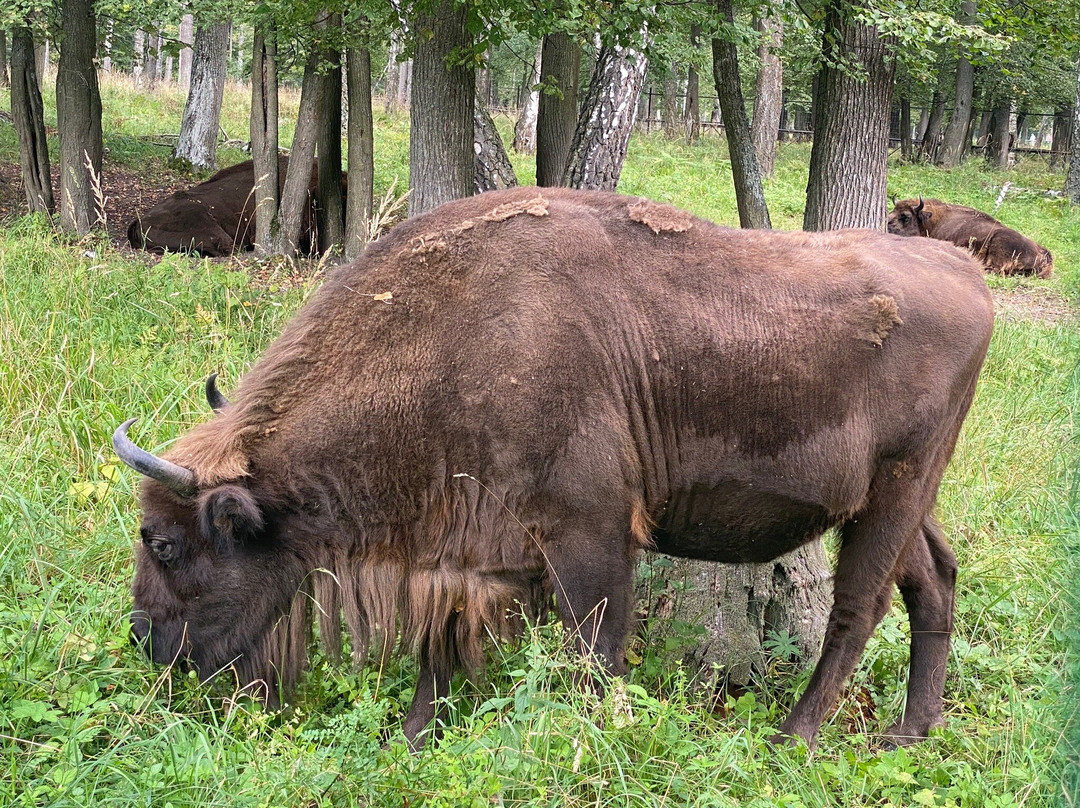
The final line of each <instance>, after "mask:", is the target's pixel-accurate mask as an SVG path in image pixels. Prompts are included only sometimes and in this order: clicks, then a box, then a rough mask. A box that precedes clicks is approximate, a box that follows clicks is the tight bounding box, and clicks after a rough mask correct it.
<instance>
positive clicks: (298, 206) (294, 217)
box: [281, 48, 341, 258]
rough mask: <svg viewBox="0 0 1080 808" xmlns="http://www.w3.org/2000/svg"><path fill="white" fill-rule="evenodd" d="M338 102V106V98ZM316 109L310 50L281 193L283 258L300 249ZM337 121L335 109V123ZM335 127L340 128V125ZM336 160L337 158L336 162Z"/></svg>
mask: <svg viewBox="0 0 1080 808" xmlns="http://www.w3.org/2000/svg"><path fill="white" fill-rule="evenodd" d="M339 93H340V90H339ZM338 98H339V101H338V103H339V104H340V95H339V96H338ZM318 106H319V53H318V51H317V50H315V49H314V48H312V50H311V52H310V53H309V54H308V58H307V62H306V63H305V65H304V81H303V84H302V85H301V87H300V108H299V109H298V110H297V113H296V129H295V130H294V131H293V141H292V147H291V148H290V149H289V170H288V171H287V172H286V174H285V184H284V185H283V186H282V189H281V235H282V253H283V254H284V255H285V257H287V258H292V257H293V256H295V255H296V251H297V248H298V247H299V245H300V229H301V227H302V226H303V224H304V217H305V216H306V215H307V212H308V209H309V207H310V204H311V200H310V193H311V191H310V189H311V173H312V171H313V170H314V168H315V141H316V133H317V129H318V127H317V125H316V118H317V117H318ZM340 120H341V112H340V109H339V111H338V121H340ZM338 125H339V126H340V123H339V124H338ZM340 159H341V158H340V156H339V157H338V160H339V162H340Z"/></svg>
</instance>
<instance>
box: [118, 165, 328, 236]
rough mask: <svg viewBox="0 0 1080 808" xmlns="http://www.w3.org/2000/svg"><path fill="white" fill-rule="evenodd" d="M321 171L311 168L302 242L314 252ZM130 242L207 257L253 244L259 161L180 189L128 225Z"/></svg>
mask: <svg viewBox="0 0 1080 808" xmlns="http://www.w3.org/2000/svg"><path fill="white" fill-rule="evenodd" d="M288 167H289V158H288V157H284V156H283V157H280V158H279V163H278V181H279V187H280V188H284V186H285V173H286V171H287V170H288ZM317 188H318V172H317V170H313V171H312V173H311V184H310V186H309V187H308V204H307V206H306V208H305V210H304V214H303V221H302V222H301V224H300V239H299V242H298V246H299V249H300V251H301V252H305V253H306V252H310V251H311V248H312V247H313V246H316V247H317V246H318V245H317V244H316V243H315V242H314V241H312V236H313V234H314V232H315V227H316V225H315V221H316V218H315V217H316V207H317V205H316V191H317ZM128 241H129V242H130V243H131V246H132V247H135V248H136V249H142V250H150V251H151V252H165V251H166V250H168V251H169V252H196V253H199V254H200V255H205V256H209V257H215V256H223V255H232V254H233V253H234V252H242V251H244V250H250V249H253V248H254V247H255V165H254V163H253V162H252V161H251V160H248V161H247V162H245V163H238V164H237V165H234V166H231V167H230V168H225V169H222V170H221V171H219V172H218V173H217V174H215V175H214V176H212V177H211V178H210V179H208V180H207V181H206V182H200V183H199V184H198V185H196V186H194V187H193V188H188V189H186V190H183V191H177V192H176V193H174V194H173V195H172V196H170V197H168V198H167V199H164V200H162V201H161V202H158V203H157V204H156V205H154V207H152V208H150V210H148V211H146V212H145V213H140V214H139V215H138V218H136V219H135V220H134V221H133V222H132V223H131V224H130V225H128Z"/></svg>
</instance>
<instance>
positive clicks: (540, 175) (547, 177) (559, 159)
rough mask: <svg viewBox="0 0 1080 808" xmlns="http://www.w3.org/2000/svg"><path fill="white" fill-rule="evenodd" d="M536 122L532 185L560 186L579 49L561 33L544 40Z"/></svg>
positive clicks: (574, 111) (574, 109)
mask: <svg viewBox="0 0 1080 808" xmlns="http://www.w3.org/2000/svg"><path fill="white" fill-rule="evenodd" d="M542 49H543V54H542V56H541V58H540V86H541V90H540V106H539V110H538V112H537V118H536V184H537V185H540V186H543V187H549V186H553V185H562V181H563V175H564V174H565V173H566V163H567V160H568V159H569V156H570V144H571V143H573V142H574V129H575V127H576V126H577V119H578V100H577V99H578V73H579V71H580V69H581V47H580V46H579V45H578V44H577V43H576V42H575V41H574V40H573V39H571V38H570V37H569V36H568V35H567V34H565V33H561V32H560V33H556V34H548V35H547V36H545V37H544V42H543V46H542Z"/></svg>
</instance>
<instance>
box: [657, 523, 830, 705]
mask: <svg viewBox="0 0 1080 808" xmlns="http://www.w3.org/2000/svg"><path fill="white" fill-rule="evenodd" d="M643 568H644V570H645V574H644V575H643V576H642V579H641V581H640V583H639V584H638V587H637V593H638V598H639V600H641V601H643V602H644V603H645V605H646V610H647V611H646V613H647V615H648V617H647V619H646V626H645V628H646V631H647V632H648V634H649V635H650V636H651V637H656V636H657V635H659V636H661V637H663V636H665V635H666V636H669V637H673V638H674V639H677V638H678V637H679V634H680V632H679V630H678V626H679V624H682V625H686V624H690V625H695V626H696V625H700V626H703V627H704V629H705V633H704V636H702V637H701V638H700V639H696V640H695V641H694V642H693V644H692V645H690V646H689V647H686V646H684V647H683V648H680V649H679V650H678V653H680V654H681V655H682V658H683V664H684V665H685V666H686V668H687V670H689V671H690V672H691V673H694V674H696V675H697V679H698V680H699V681H704V682H707V683H708V684H710V685H711V686H712V687H713V688H715V689H716V690H721V691H722V690H723V689H725V688H727V687H730V686H733V685H735V686H741V685H746V684H748V683H749V682H750V681H751V679H752V678H753V676H754V675H755V674H756V675H761V674H763V673H765V671H766V668H767V664H766V660H767V659H768V658H770V657H775V655H776V650H775V649H770V648H769V645H770V643H772V642H776V641H777V640H780V639H781V638H785V642H784V644H790V645H792V646H794V647H793V648H792V649H791V650H796V649H797V650H796V653H797V655H798V656H799V657H801V658H802V659H803V660H806V661H808V662H812V661H813V660H814V659H816V658H817V656H818V654H819V653H820V652H821V642H822V639H823V637H824V636H825V627H826V625H827V624H828V620H829V607H830V604H831V602H832V576H831V574H830V573H829V570H828V566H827V564H826V563H825V554H824V551H823V549H822V546H821V542H820V541H815V542H812V543H811V544H808V545H806V546H805V547H803V548H801V549H799V550H796V551H795V552H793V553H789V554H787V555H784V556H781V557H780V558H778V559H776V560H775V561H770V562H767V563H764V564H714V563H710V562H707V561H692V560H689V559H683V558H668V557H667V556H662V555H659V554H655V553H650V554H649V555H648V556H647V561H646V564H645V565H643ZM778 644H779V643H778ZM785 661H787V660H785Z"/></svg>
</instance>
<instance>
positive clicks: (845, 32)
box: [803, 2, 896, 230]
mask: <svg viewBox="0 0 1080 808" xmlns="http://www.w3.org/2000/svg"><path fill="white" fill-rule="evenodd" d="M822 53H823V62H822V66H821V71H820V73H819V74H818V91H819V98H818V103H817V105H816V110H815V111H816V118H815V119H814V145H813V148H812V149H811V152H810V177H809V180H808V182H807V184H806V213H805V215H804V216H803V229H804V230H836V229H838V228H842V227H867V228H870V229H872V230H882V229H884V227H885V201H886V192H887V169H888V164H887V161H888V156H889V111H890V109H891V106H892V103H891V102H892V87H893V73H894V71H895V67H896V65H895V62H894V61H893V60H891V59H890V58H889V57H888V54H887V52H886V48H885V42H884V41H883V40H882V38H881V36H880V35H879V34H878V31H877V29H876V28H874V27H872V26H866V25H861V24H859V23H856V22H855V21H854V20H852V19H850V18H848V17H846V16H845V15H844V13H843V11H842V7H841V5H840V4H839V3H838V2H833V3H830V5H829V6H828V7H827V11H826V14H825V33H824V38H823V40H822ZM845 62H847V63H852V64H856V65H858V66H859V68H861V70H862V71H864V72H865V75H866V78H865V79H864V80H859V79H858V78H856V77H854V76H852V75H851V74H850V73H849V72H844V71H841V70H839V69H838V68H837V67H836V65H838V64H842V63H845Z"/></svg>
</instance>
